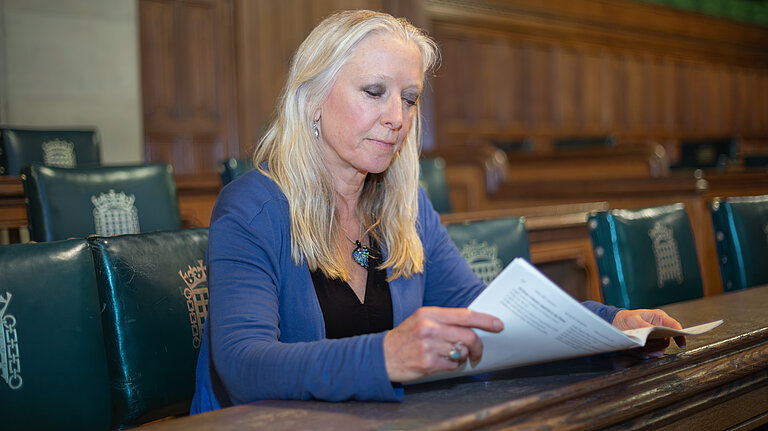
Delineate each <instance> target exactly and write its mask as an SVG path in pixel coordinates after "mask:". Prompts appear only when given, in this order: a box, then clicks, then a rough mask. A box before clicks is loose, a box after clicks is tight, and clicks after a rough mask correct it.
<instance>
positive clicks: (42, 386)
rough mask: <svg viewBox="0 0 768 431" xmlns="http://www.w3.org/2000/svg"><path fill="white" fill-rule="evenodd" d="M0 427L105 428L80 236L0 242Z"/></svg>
mask: <svg viewBox="0 0 768 431" xmlns="http://www.w3.org/2000/svg"><path fill="white" fill-rule="evenodd" d="M0 267H2V270H0V323H1V324H0V429H2V430H3V431H12V430H78V431H79V430H108V429H109V427H110V397H109V376H108V373H107V361H106V354H105V349H104V337H103V334H102V326H101V308H100V307H99V296H98V291H97V288H96V273H95V272H94V266H93V258H92V256H91V250H90V249H89V247H88V242H87V241H86V240H84V239H77V240H68V241H57V242H49V243H27V244H12V245H5V246H2V247H0Z"/></svg>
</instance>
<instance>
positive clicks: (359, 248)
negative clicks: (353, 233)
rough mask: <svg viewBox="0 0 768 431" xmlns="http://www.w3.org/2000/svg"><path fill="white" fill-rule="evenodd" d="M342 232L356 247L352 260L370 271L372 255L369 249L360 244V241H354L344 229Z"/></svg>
mask: <svg viewBox="0 0 768 431" xmlns="http://www.w3.org/2000/svg"><path fill="white" fill-rule="evenodd" d="M342 231H344V236H345V237H347V239H348V240H349V242H351V243H352V244H354V245H355V249H354V250H352V260H354V261H355V262H357V264H358V265H360V266H362V267H363V268H365V269H368V258H369V257H371V254H370V252H369V251H368V247H366V246H364V245H363V244H362V243H361V242H360V240H357V241H353V240H352V238H350V237H349V235H347V231H345V230H344V229H342ZM361 231H362V229H361ZM361 235H362V233H361Z"/></svg>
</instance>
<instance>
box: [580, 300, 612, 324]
mask: <svg viewBox="0 0 768 431" xmlns="http://www.w3.org/2000/svg"><path fill="white" fill-rule="evenodd" d="M581 305H583V306H585V307H587V308H588V309H589V310H590V311H592V312H593V313H595V314H597V315H598V316H600V317H601V318H602V319H603V320H605V321H606V322H608V323H613V318H614V317H616V313H618V312H619V310H621V308H616V307H614V306H612V305H605V304H601V303H599V302H596V301H584V302H582V303H581Z"/></svg>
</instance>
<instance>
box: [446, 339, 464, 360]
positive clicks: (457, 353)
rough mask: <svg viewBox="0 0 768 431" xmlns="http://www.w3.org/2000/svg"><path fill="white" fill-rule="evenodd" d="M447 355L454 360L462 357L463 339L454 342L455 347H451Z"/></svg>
mask: <svg viewBox="0 0 768 431" xmlns="http://www.w3.org/2000/svg"><path fill="white" fill-rule="evenodd" d="M446 357H447V358H448V359H450V360H452V361H458V360H459V359H461V341H459V342H456V343H453V347H451V350H450V351H449V352H448V355H447V356H446Z"/></svg>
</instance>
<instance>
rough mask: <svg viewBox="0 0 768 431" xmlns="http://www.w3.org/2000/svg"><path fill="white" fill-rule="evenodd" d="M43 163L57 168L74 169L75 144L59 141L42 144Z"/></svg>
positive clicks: (75, 159)
mask: <svg viewBox="0 0 768 431" xmlns="http://www.w3.org/2000/svg"><path fill="white" fill-rule="evenodd" d="M41 147H42V150H43V163H44V164H45V165H46V166H56V167H57V168H74V167H75V166H76V165H77V158H76V157H75V144H74V143H72V142H69V141H64V140H61V139H54V140H51V141H47V142H43V143H42V145H41Z"/></svg>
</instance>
